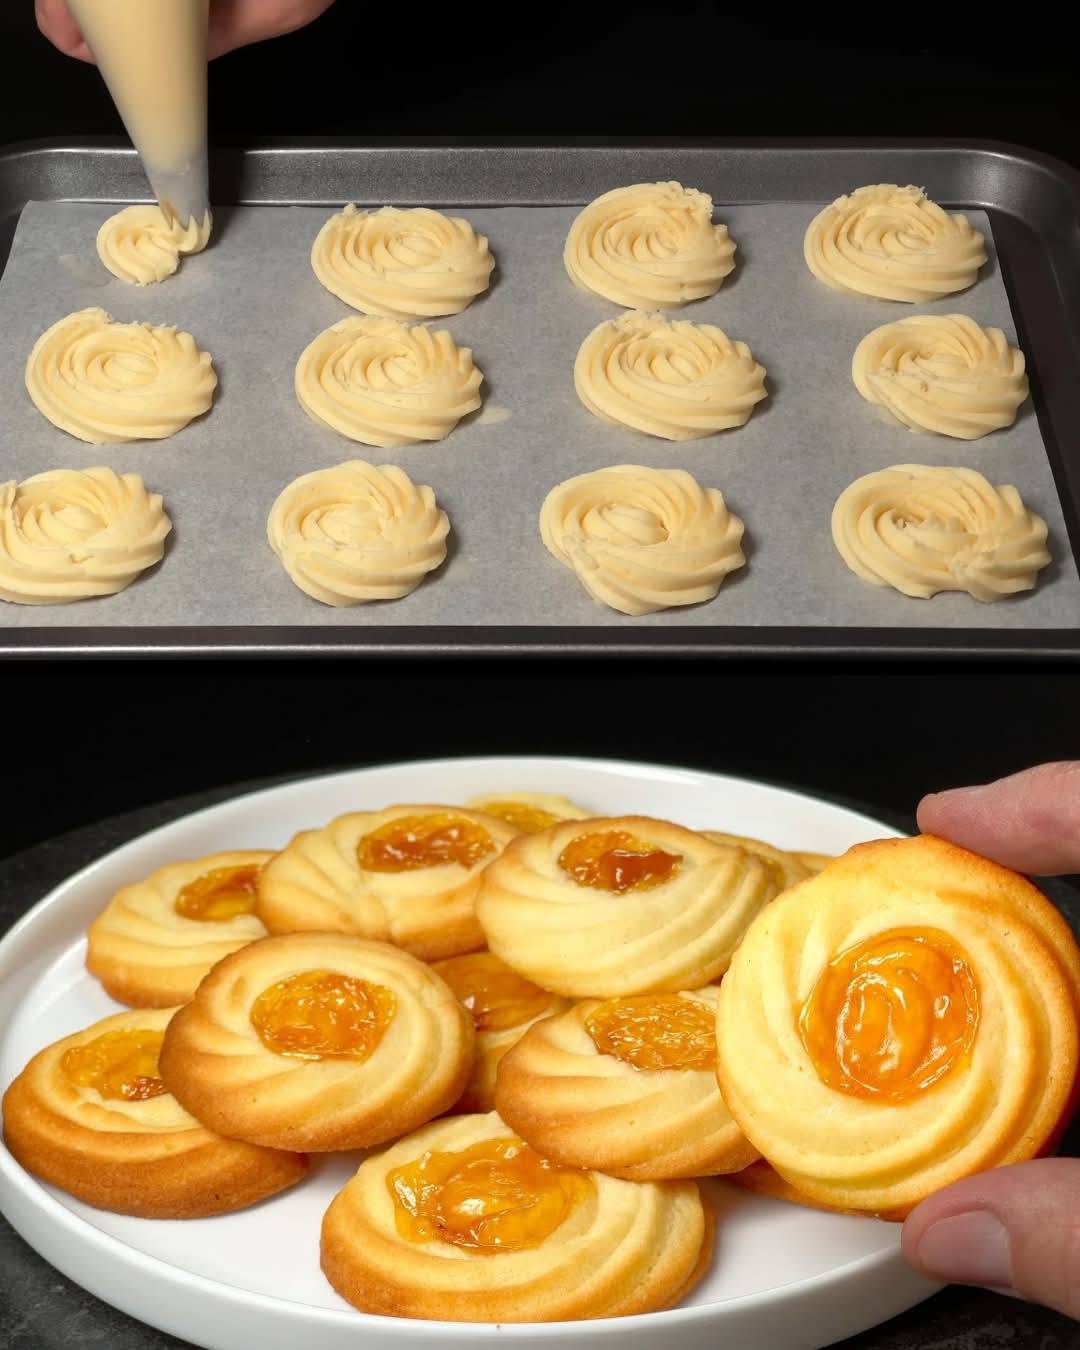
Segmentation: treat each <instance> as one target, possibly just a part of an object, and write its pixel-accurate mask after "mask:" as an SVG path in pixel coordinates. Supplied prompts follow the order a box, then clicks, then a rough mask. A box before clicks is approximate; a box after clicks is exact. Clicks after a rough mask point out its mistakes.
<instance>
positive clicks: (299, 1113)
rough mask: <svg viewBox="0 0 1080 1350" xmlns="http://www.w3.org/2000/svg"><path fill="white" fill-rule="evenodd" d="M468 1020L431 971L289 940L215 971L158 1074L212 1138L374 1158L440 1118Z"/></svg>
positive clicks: (241, 954)
mask: <svg viewBox="0 0 1080 1350" xmlns="http://www.w3.org/2000/svg"><path fill="white" fill-rule="evenodd" d="M472 1062H473V1028H472V1021H471V1019H470V1018H469V1016H468V1014H467V1013H466V1011H465V1009H464V1008H463V1007H462V1006H461V1005H460V1004H459V1003H458V1001H457V999H456V998H455V997H454V995H453V993H452V991H451V990H450V988H449V986H448V985H447V984H446V983H445V981H443V980H442V979H440V978H439V976H438V975H436V974H435V972H434V971H433V970H432V969H431V967H430V966H426V965H424V963H423V962H422V961H418V960H417V959H416V958H415V957H413V956H410V955H409V954H408V953H407V952H403V951H400V950H399V949H398V948H397V947H391V946H390V945H389V944H388V943H385V942H368V941H366V940H365V939H363V938H354V937H348V936H346V935H344V934H340V933H290V934H288V935H286V936H284V937H270V938H263V939H262V940H261V941H259V942H253V943H251V944H249V945H248V946H247V947H242V948H241V949H240V950H239V951H238V952H234V953H233V955H232V956H228V957H226V958H225V960H224V961H222V962H220V963H219V964H218V965H216V966H215V967H214V969H213V970H212V971H211V972H210V974H209V975H208V976H207V977H206V979H205V980H203V982H202V984H200V985H199V988H198V991H197V992H196V995H195V998H194V1000H193V1002H191V1003H189V1004H188V1005H187V1006H186V1007H185V1008H182V1009H181V1011H180V1012H179V1013H178V1014H177V1015H176V1017H175V1018H174V1020H173V1022H172V1023H171V1025H170V1027H169V1031H168V1034H167V1035H166V1037H165V1044H164V1046H163V1047H162V1052H161V1073H162V1077H163V1078H164V1079H165V1082H166V1083H167V1084H168V1085H169V1088H170V1090H171V1091H172V1092H174V1093H175V1094H176V1096H177V1098H178V1099H179V1101H180V1102H182V1103H183V1105H184V1106H186V1107H187V1109H188V1110H189V1111H190V1112H191V1113H192V1115H194V1116H195V1117H197V1119H199V1120H201V1121H202V1122H203V1123H204V1124H205V1125H206V1126H207V1127H208V1128H210V1129H214V1130H216V1131H217V1132H218V1133H219V1134H224V1135H226V1136H227V1137H229V1138H233V1139H247V1140H249V1141H250V1142H251V1143H256V1144H265V1145H268V1146H269V1147H272V1148H301V1149H304V1150H305V1151H306V1152H315V1153H318V1152H326V1151H329V1150H333V1149H350V1148H368V1147H371V1146H372V1145H374V1144H381V1143H384V1142H385V1141H386V1140H387V1139H394V1138H396V1137H397V1136H398V1135H400V1134H405V1133H407V1132H408V1131H409V1130H414V1129H416V1127H417V1126H418V1125H422V1124H423V1123H424V1122H425V1121H427V1120H430V1119H431V1118H432V1117H433V1116H437V1115H439V1114H440V1113H441V1112H442V1111H445V1110H446V1109H447V1108H448V1107H450V1106H452V1105H453V1104H454V1102H455V1101H456V1100H457V1099H458V1097H459V1096H460V1095H461V1092H462V1089H463V1088H464V1086H465V1083H466V1081H467V1080H468V1077H469V1073H470V1070H471V1069H472Z"/></svg>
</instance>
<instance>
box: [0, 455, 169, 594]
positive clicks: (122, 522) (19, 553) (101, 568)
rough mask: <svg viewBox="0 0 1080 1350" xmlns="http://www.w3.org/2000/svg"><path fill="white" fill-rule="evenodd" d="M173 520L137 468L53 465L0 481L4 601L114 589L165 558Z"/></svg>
mask: <svg viewBox="0 0 1080 1350" xmlns="http://www.w3.org/2000/svg"><path fill="white" fill-rule="evenodd" d="M171 529H172V522H171V521H170V520H169V517H168V516H167V515H166V514H165V510H164V508H163V506H162V503H161V497H160V496H159V495H158V494H157V493H156V492H147V490H146V488H145V486H144V485H143V481H142V479H141V478H140V477H139V475H138V474H137V473H125V474H123V475H121V474H117V473H114V472H113V470H112V469H106V468H96V469H52V470H50V471H49V472H48V473H39V474H35V476H34V477H33V478H27V479H26V481H25V482H23V483H14V482H12V483H4V484H2V485H0V600H10V601H11V602H12V603H13V604H16V605H62V604H65V603H66V602H67V601H69V600H85V599H88V598H89V597H91V596H96V595H115V594H116V592H117V591H122V590H123V589H124V587H125V586H130V585H131V583H132V582H133V581H134V580H135V578H136V577H137V576H138V575H139V573H140V572H144V571H145V570H146V569H147V568H148V567H153V565H154V564H155V563H157V562H160V561H161V558H162V555H163V554H164V552H165V539H166V536H167V535H168V533H169V531H170V530H171Z"/></svg>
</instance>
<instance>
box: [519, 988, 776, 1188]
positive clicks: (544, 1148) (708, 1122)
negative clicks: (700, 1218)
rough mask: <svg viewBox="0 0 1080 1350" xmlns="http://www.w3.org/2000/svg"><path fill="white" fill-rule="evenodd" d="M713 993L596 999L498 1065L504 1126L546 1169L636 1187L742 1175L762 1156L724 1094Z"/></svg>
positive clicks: (554, 1021) (529, 1038) (543, 1028)
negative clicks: (551, 1166)
mask: <svg viewBox="0 0 1080 1350" xmlns="http://www.w3.org/2000/svg"><path fill="white" fill-rule="evenodd" d="M719 993H720V991H719V990H718V989H716V988H714V987H709V988H705V989H698V990H695V991H694V992H692V993H682V994H639V995H636V996H635V997H632V998H612V999H606V1000H603V1001H597V1000H586V1002H584V1003H579V1004H577V1005H576V1006H575V1007H573V1008H571V1009H570V1010H569V1012H565V1013H563V1014H562V1015H561V1016H559V1017H553V1018H549V1019H547V1020H546V1021H543V1022H540V1023H538V1024H537V1025H536V1026H534V1027H532V1029H531V1030H530V1031H529V1032H528V1033H527V1034H526V1035H525V1036H524V1037H523V1038H522V1039H521V1040H520V1041H518V1043H517V1045H516V1046H514V1048H513V1049H512V1050H511V1051H510V1052H509V1053H508V1054H507V1055H506V1057H505V1058H504V1059H503V1062H502V1064H501V1065H500V1066H499V1073H498V1078H497V1081H496V1086H495V1104H496V1108H497V1109H498V1112H499V1115H500V1116H501V1117H502V1119H503V1120H504V1121H506V1123H507V1124H508V1125H509V1126H510V1127H511V1129H513V1130H515V1131H516V1132H517V1133H518V1134H519V1135H520V1136H521V1138H522V1139H524V1140H526V1141H527V1142H528V1143H529V1144H531V1145H532V1146H533V1148H535V1149H536V1150H537V1151H538V1152H540V1153H542V1154H543V1155H544V1156H545V1157H546V1158H551V1159H552V1160H554V1161H556V1162H559V1163H563V1164H565V1165H566V1166H569V1167H592V1168H596V1169H597V1170H598V1171H601V1172H607V1173H608V1174H609V1175H611V1176H618V1177H625V1178H626V1179H627V1180H630V1181H664V1180H668V1179H672V1178H678V1177H701V1176H710V1175H715V1174H718V1173H722V1172H735V1171H738V1170H739V1169H740V1168H743V1167H745V1166H746V1165H747V1164H748V1163H750V1162H752V1161H753V1159H755V1158H756V1157H757V1156H758V1154H757V1150H756V1149H755V1148H754V1147H753V1146H752V1145H751V1144H750V1143H749V1142H748V1140H747V1138H746V1136H745V1135H744V1134H743V1132H742V1130H740V1129H739V1127H738V1125H736V1124H735V1121H734V1120H733V1119H732V1118H731V1112H730V1111H729V1110H728V1109H727V1107H726V1106H725V1105H724V1099H723V1098H722V1097H721V1095H720V1090H719V1088H718V1087H717V1086H716V1001H717V998H718V997H719Z"/></svg>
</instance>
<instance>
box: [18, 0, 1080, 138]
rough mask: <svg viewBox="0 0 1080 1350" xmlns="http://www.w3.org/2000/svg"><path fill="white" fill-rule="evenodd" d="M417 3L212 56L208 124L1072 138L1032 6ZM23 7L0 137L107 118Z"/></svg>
mask: <svg viewBox="0 0 1080 1350" xmlns="http://www.w3.org/2000/svg"><path fill="white" fill-rule="evenodd" d="M432 9H433V12H429V11H427V10H426V9H425V7H424V6H423V5H422V4H413V5H405V4H400V3H398V4H385V3H384V4H377V3H367V2H366V0H337V3H336V4H335V5H334V6H333V7H332V8H331V10H330V11H329V12H328V13H327V14H326V15H325V16H324V17H323V18H322V19H320V20H319V21H318V22H317V23H316V24H314V25H313V26H312V27H311V28H309V29H307V30H306V31H303V32H300V33H296V34H293V35H291V36H289V37H286V38H282V39H278V40H277V41H275V42H271V43H264V44H262V45H261V46H259V47H257V48H250V49H248V50H246V51H241V52H237V53H234V54H232V55H230V56H227V57H225V58H223V59H222V60H220V61H219V62H217V63H215V65H214V67H213V73H212V78H211V120H212V126H213V128H214V136H215V139H216V140H218V141H219V142H221V143H235V142H240V141H246V140H250V139H252V138H258V137H266V136H298V135H314V136H326V135H330V134H337V135H347V136H351V137H354V138H355V137H364V136H372V135H416V136H434V135H446V136H455V137H459V136H474V137H491V136H502V135H526V136H541V137H559V138H565V137H568V136H614V137H618V136H629V135H635V136H661V135H672V136H690V137H705V136H708V137H712V136H724V137H750V136H822V135H826V136H848V137H850V136H882V135H885V136H902V137H909V138H910V137H913V136H959V137H964V138H971V137H989V138H994V139H1002V140H1011V141H1015V142H1020V143H1024V144H1027V145H1030V146H1033V147H1037V148H1041V149H1044V150H1047V151H1050V152H1052V153H1056V154H1058V155H1062V156H1064V157H1066V158H1070V159H1072V160H1073V161H1074V162H1077V159H1078V157H1080V108H1078V106H1077V98H1076V76H1075V70H1076V61H1075V50H1074V48H1073V47H1072V45H1071V44H1070V43H1068V42H1066V41H1063V40H1060V37H1059V38H1057V39H1055V21H1054V20H1053V19H1052V18H1051V17H1050V13H1051V11H1050V9H1049V7H1032V8H1031V9H1030V10H1029V11H1013V12H1010V13H1008V15H1007V16H1006V15H1004V14H1003V15H1002V17H1000V18H997V17H994V16H992V14H991V12H990V11H988V10H981V11H979V12H978V13H973V12H972V11H970V10H968V9H965V8H964V7H963V6H962V5H952V6H950V5H934V6H932V7H931V8H930V9H926V8H922V9H920V8H918V7H915V8H910V7H909V8H904V7H903V6H899V7H897V6H889V5H886V6H882V7H881V8H880V10H876V9H875V7H874V6H873V5H865V4H864V5H858V6H854V7H843V6H839V7H836V6H834V7H828V6H826V7H824V8H822V7H818V6H803V7H801V8H800V7H797V8H795V9H794V10H792V11H788V12H783V10H782V7H779V6H775V5H769V6H765V5H761V6H740V7H737V9H738V11H739V12H737V13H735V14H732V13H730V12H728V7H727V6H721V5H708V4H700V3H699V4H686V3H677V2H676V3H673V2H672V0H659V3H658V0H650V3H648V4H644V3H635V0H620V2H619V3H618V4H597V3H593V4H581V3H578V4H575V5H573V6H570V5H560V4H557V3H552V4H544V5H520V4H510V3H506V2H505V0H503V3H499V4H494V3H487V2H486V0H471V2H470V3H469V4H467V5H465V6H438V7H432ZM32 10H33V5H32V3H31V0H4V3H3V4H2V5H0V51H2V52H3V53H4V57H3V58H2V60H3V64H4V65H5V66H6V67H8V70H7V71H6V72H5V76H6V78H5V80H4V81H3V82H2V87H0V141H4V140H6V141H11V140H18V139H22V138H27V137H36V136H69V137H70V136H73V135H78V134H80V133H83V134H85V133H106V132H113V131H119V129H120V127H119V123H118V121H117V119H116V115H115V113H114V112H113V109H112V107H111V105H110V103H109V101H108V99H107V98H106V95H105V92H104V89H103V87H102V86H101V83H100V81H99V79H98V77H97V75H96V73H95V72H94V71H93V70H92V69H90V68H88V67H82V66H78V65H76V64H75V63H73V62H70V61H68V60H67V59H66V58H64V57H62V56H60V55H59V54H58V53H56V52H54V51H52V50H51V49H50V48H49V47H48V46H47V45H46V44H45V43H44V42H43V41H41V40H39V39H37V37H36V36H35V35H34V25H33V15H32ZM748 11H750V12H748ZM12 76H14V78H11V77H12ZM23 87H25V88H28V89H33V90H36V91H39V93H40V95H41V96H39V97H35V98H31V99H27V98H25V97H24V95H23ZM46 90H47V94H45V91H46Z"/></svg>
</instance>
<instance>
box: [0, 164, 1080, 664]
mask: <svg viewBox="0 0 1080 1350" xmlns="http://www.w3.org/2000/svg"><path fill="white" fill-rule="evenodd" d="M211 173H212V183H213V190H212V196H213V199H214V201H215V202H216V203H218V204H220V205H222V206H226V205H232V204H266V205H328V206H330V205H337V204H340V203H341V202H343V201H347V200H361V201H365V202H369V203H380V202H386V201H392V202H394V203H395V204H399V205H410V204H415V205H420V204H424V205H431V206H436V207H455V206H457V207H462V208H468V207H474V208H475V207H481V206H573V205H576V204H580V203H584V202H586V201H588V200H589V199H590V198H591V197H593V196H595V195H596V193H597V191H599V190H602V187H604V186H610V185H611V184H612V183H617V182H633V181H643V180H656V179H661V178H662V179H670V178H678V179H681V180H682V181H684V182H687V183H691V184H694V183H699V182H706V181H707V182H710V183H722V184H723V194H722V197H720V198H718V201H719V202H721V203H722V204H723V205H728V206H739V205H752V204H762V203H773V202H786V203H803V202H805V203H807V204H808V205H812V204H816V203H822V202H825V201H829V200H832V199H833V198H834V197H836V196H839V195H840V194H841V193H843V192H846V191H849V190H850V189H851V188H852V187H853V186H856V185H858V184H860V183H869V182H899V183H908V182H914V183H918V184H919V185H921V186H923V187H925V188H926V190H927V192H928V193H929V194H930V195H931V197H933V198H934V199H935V200H937V201H939V202H941V203H942V204H943V205H946V206H949V207H951V208H954V209H965V208H966V209H980V210H983V211H985V212H986V213H987V215H988V216H989V218H990V223H991V228H992V232H993V239H994V246H995V252H996V256H997V260H998V266H999V268H1000V271H1001V275H1002V278H1003V280H1004V283H1005V286H1006V290H1007V292H1008V296H1009V302H1010V305H1011V308H1012V315H1013V321H1014V323H1015V326H1016V330H1017V337H1018V340H1019V342H1020V345H1021V347H1022V348H1023V350H1024V352H1025V354H1026V356H1027V358H1028V366H1029V371H1030V374H1031V384H1032V395H1033V403H1034V408H1035V412H1036V415H1037V417H1038V423H1039V429H1040V431H1041V435H1042V439H1043V441H1044V443H1045V447H1046V452H1047V455H1048V458H1049V461H1050V465H1051V469H1052V472H1053V475H1054V480H1055V483H1056V486H1057V490H1058V493H1059V496H1060V498H1061V505H1062V511H1063V517H1064V523H1065V527H1066V531H1067V534H1068V541H1069V544H1070V546H1071V549H1072V552H1073V555H1074V557H1078V558H1080V379H1078V378H1077V377H1078V373H1080V174H1078V173H1077V172H1076V171H1074V170H1073V169H1071V168H1069V167H1068V166H1066V165H1064V164H1062V163H1060V162H1057V161H1054V160H1052V159H1049V158H1047V157H1045V156H1042V155H1040V154H1037V153H1034V152H1031V151H1027V150H1023V149H1019V148H1017V147H1013V146H1008V145H1002V144H997V143H978V142H976V143H969V142H951V141H934V142H907V143H904V142H898V141H858V142H852V141H847V142H838V141H821V140H816V141H791V142H783V143H780V142H775V141H759V142H740V143H726V142H702V143H698V144H693V145H689V144H686V143H685V142H660V141H652V142H649V143H648V144H645V143H637V142H621V143H617V144H616V143H611V142H606V141H605V142H592V143H586V142H579V143H576V144H574V145H569V146H567V145H538V144H534V143H530V144H524V143H513V142H507V141H502V142H500V143H498V144H467V145H462V144H460V143H455V144H451V143H449V142H447V143H440V142H428V143H425V144H415V143H404V142H399V141H388V140H384V141H380V142H377V143H371V144H367V145H364V146H356V145H350V144H345V143H327V142H318V143H316V142H301V141H295V142H277V143H273V144H267V145H262V146H257V147H254V148H250V149H243V150H237V151H228V150H222V151H218V152H217V153H215V154H214V155H213V156H212V170H211ZM714 195H716V194H715V193H714ZM31 200H34V201H77V202H118V203H123V202H134V201H144V200H146V184H145V179H144V177H143V175H142V171H141V168H140V165H139V162H138V159H137V157H136V156H135V154H134V152H133V151H132V150H131V149H130V148H129V147H126V146H124V145H122V144H121V143H119V142H114V141H107V140H94V141H88V142H86V143H83V144H79V145H70V144H61V143H57V142H35V143H30V144H25V145H21V146H15V147H12V148H10V149H8V150H7V151H5V152H3V153H0V271H2V269H3V265H4V263H5V262H6V259H7V257H8V253H9V250H10V245H11V240H12V237H13V235H14V231H15V226H16V224H17V222H18V218H19V215H20V213H21V211H22V209H23V207H24V206H25V205H26V203H27V202H28V201H31ZM1064 542H1065V541H1064V540H1061V541H1059V543H1060V544H1064ZM954 615H955V611H953V612H952V613H951V614H950V616H949V617H950V618H952V617H954ZM670 617H671V622H666V623H665V624H664V625H663V626H655V627H645V626H641V625H635V624H634V623H633V622H632V621H628V622H627V623H626V624H620V625H618V626H605V627H601V626H596V627H592V626H584V627H583V626H569V625H568V626H560V625H546V626H545V625H537V626H528V627H525V626H522V627H491V626H471V627H464V626H453V625H434V624H432V625H428V626H426V627H403V626H400V625H399V626H390V625H387V626H372V625H371V624H370V623H365V624H364V625H363V626H355V627H354V626H351V625H347V624H346V625H342V626H338V627H333V628H329V627H315V626H308V627H305V626H234V627H229V628H223V627H199V626H192V627H183V628H181V627H156V626H154V627H150V626H140V627H137V628H136V627H129V628H116V627H114V628H108V627H86V628H82V627H79V628H74V627H66V628H56V627H54V628H47V627H37V628H35V627H19V628H8V629H4V628H3V627H2V626H0V654H3V655H7V656H45V655H80V656H98V655H101V656H117V655H125V656H128V655H130V656H176V655H190V656H213V655H251V656H285V655H287V656H305V655H334V654H341V655H353V656H359V655H367V656H379V655H383V656H401V655H413V654H416V655H423V654H432V655H462V656H470V655H503V656H512V655H529V654H534V655H590V656H604V655H611V656H619V655H631V654H632V655H646V656H648V655H652V656H658V657H659V656H671V655H681V656H693V655H713V656H759V657H760V656H765V657H768V656H789V657H790V656H796V657H798V656H803V657H822V656H844V657H865V658H881V657H889V656H893V657H897V656H906V657H920V658H925V657H946V658H949V657H952V658H955V657H997V658H1010V659H1012V658H1027V657H1034V658H1041V659H1045V658H1047V657H1071V658H1075V657H1077V656H1078V655H1080V613H1078V614H1077V616H1076V625H1075V626H1073V627H1068V628H1031V629H1025V628H1017V627H1011V628H1007V629H1006V628H987V627H982V628H978V629H975V628H963V627H958V626H951V627H939V628H928V627H919V628H899V627H897V628H888V627H882V628H844V627H836V626H813V625H809V624H808V625H802V626H785V627H757V626H753V627H751V626H740V627H736V626H731V625H727V626H725V625H724V624H722V623H717V624H716V625H715V626H713V625H702V626H689V625H686V624H683V625H680V624H679V623H678V619H677V616H676V615H674V614H673V615H671V616H670ZM943 622H948V620H947V619H946V620H943Z"/></svg>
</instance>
